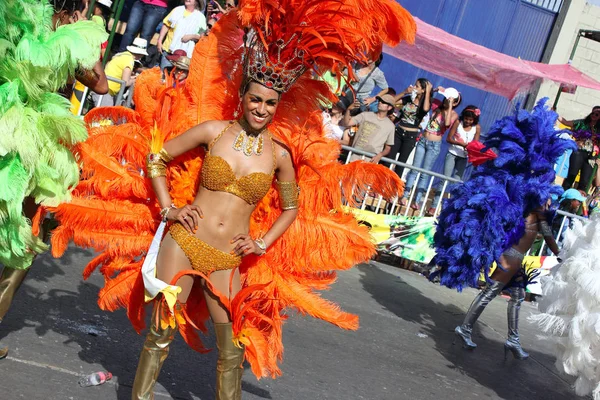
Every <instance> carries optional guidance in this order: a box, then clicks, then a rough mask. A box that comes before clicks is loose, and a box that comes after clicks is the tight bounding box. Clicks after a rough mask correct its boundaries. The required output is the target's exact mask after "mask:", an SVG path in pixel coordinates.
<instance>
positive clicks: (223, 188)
mask: <svg viewBox="0 0 600 400" xmlns="http://www.w3.org/2000/svg"><path fill="white" fill-rule="evenodd" d="M232 125H233V123H231V124H229V125H227V126H226V127H225V129H223V130H222V131H221V133H219V135H218V136H217V137H216V138H214V139H213V141H212V142H210V144H209V145H208V152H207V153H206V156H205V157H204V162H203V163H202V172H201V179H200V185H202V186H203V187H204V188H206V189H208V190H214V191H218V192H227V193H231V194H233V195H235V196H238V197H239V198H241V199H243V200H244V201H245V202H246V203H248V204H256V203H258V202H259V201H260V200H261V199H262V198H263V197H265V195H266V194H267V192H268V191H269V189H270V188H271V184H272V183H273V175H274V174H275V165H276V160H275V146H274V144H273V138H272V137H271V136H270V134H269V138H270V139H271V148H272V149H273V170H272V171H271V173H270V174H266V173H264V172H253V173H251V174H248V175H244V176H242V177H240V178H238V177H236V176H235V173H234V172H233V170H232V169H231V165H229V163H228V162H227V161H225V159H224V158H222V157H220V156H213V155H212V154H211V152H210V151H211V149H212V148H213V146H214V144H215V143H216V142H217V140H219V139H220V138H221V136H222V135H223V133H225V131H226V130H227V129H229V128H230V127H231V126H232Z"/></svg>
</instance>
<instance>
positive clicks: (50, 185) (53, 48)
mask: <svg viewBox="0 0 600 400" xmlns="http://www.w3.org/2000/svg"><path fill="white" fill-rule="evenodd" d="M53 13H54V11H53V8H52V6H50V4H49V3H48V2H47V0H20V1H2V2H0V263H1V264H4V265H6V266H9V267H12V268H27V267H28V266H29V265H30V264H31V262H32V260H33V257H34V256H35V254H37V253H39V252H42V251H44V250H46V245H45V244H44V243H42V241H41V240H39V239H38V238H37V237H35V236H34V235H33V234H32V227H31V221H29V220H28V219H27V218H25V216H24V215H23V212H22V211H23V206H22V204H23V200H24V199H25V198H26V197H32V198H34V199H35V201H36V203H38V204H41V205H45V206H56V205H58V204H59V203H61V202H64V201H68V200H69V199H70V192H71V190H72V189H73V187H74V186H75V185H76V184H77V182H78V179H79V167H78V165H77V163H76V161H75V158H74V156H73V154H72V153H71V151H70V149H71V146H73V145H75V144H76V143H79V142H82V141H84V140H85V139H86V137H87V132H86V129H85V126H84V124H83V121H81V120H80V119H79V118H78V117H76V116H74V115H72V114H71V113H70V111H69V109H70V103H69V101H68V100H66V99H64V98H63V97H61V96H60V95H58V94H56V91H57V90H59V89H60V88H61V87H63V86H65V85H66V84H67V81H68V80H69V78H71V77H73V76H74V75H75V72H76V71H77V70H78V69H90V68H92V67H93V66H94V64H95V63H96V62H97V61H98V59H99V57H100V45H101V44H102V42H104V41H105V40H106V38H107V34H106V32H105V31H104V30H103V29H102V27H100V26H99V25H97V24H95V23H94V22H91V21H80V22H77V23H75V24H71V25H64V26H60V27H58V28H57V29H56V31H54V30H52V15H53Z"/></svg>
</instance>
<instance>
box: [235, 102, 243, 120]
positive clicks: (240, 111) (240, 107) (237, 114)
mask: <svg viewBox="0 0 600 400" xmlns="http://www.w3.org/2000/svg"><path fill="white" fill-rule="evenodd" d="M241 113H242V102H241V99H240V102H239V103H238V106H237V108H236V110H235V111H234V113H233V119H239V117H240V114H241Z"/></svg>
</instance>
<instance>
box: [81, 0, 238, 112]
mask: <svg viewBox="0 0 600 400" xmlns="http://www.w3.org/2000/svg"><path fill="white" fill-rule="evenodd" d="M90 4H91V0H81V4H80V7H79V9H78V10H77V11H76V12H75V15H74V20H80V19H87V18H88V17H90V19H91V20H93V21H95V22H97V23H98V24H100V25H102V26H103V27H104V28H105V29H106V30H107V31H108V30H109V29H110V28H112V24H114V23H115V22H114V21H112V20H111V16H112V11H114V9H115V7H114V5H113V1H112V0H96V1H95V3H94V10H93V11H92V12H90V11H89V10H90ZM235 6H236V2H235V1H234V0H226V1H223V0H220V2H219V1H216V0H210V1H209V2H208V3H206V0H126V2H125V9H126V10H128V16H127V17H126V19H125V20H124V21H123V22H126V24H125V29H124V31H123V33H122V35H121V38H120V40H119V41H118V46H117V47H116V50H115V51H113V52H111V51H110V49H106V45H107V43H104V45H103V49H102V57H103V58H106V59H105V60H104V62H105V73H106V76H107V77H108V79H109V93H108V94H106V95H99V94H95V93H92V94H91V96H90V97H89V98H90V99H91V102H92V104H91V105H90V106H92V107H94V106H111V105H121V104H123V103H124V102H125V98H127V97H128V96H130V93H129V89H132V88H134V85H135V80H136V77H137V76H138V75H139V74H140V73H141V72H142V71H143V70H145V69H148V68H154V67H157V66H159V67H160V69H161V71H162V77H163V80H164V79H166V76H167V75H173V78H174V82H177V83H179V84H181V83H183V82H185V79H186V78H187V74H188V71H189V66H190V61H191V59H192V57H193V53H194V47H195V45H196V43H197V42H198V41H199V40H200V39H201V38H202V37H203V36H205V35H208V33H209V32H210V29H211V28H212V27H213V25H214V24H215V23H216V22H217V21H218V20H219V18H221V16H223V15H224V14H225V13H227V12H229V11H230V10H232V9H233V8H234V7H235ZM111 10H112V11H111ZM109 21H110V23H109Z"/></svg>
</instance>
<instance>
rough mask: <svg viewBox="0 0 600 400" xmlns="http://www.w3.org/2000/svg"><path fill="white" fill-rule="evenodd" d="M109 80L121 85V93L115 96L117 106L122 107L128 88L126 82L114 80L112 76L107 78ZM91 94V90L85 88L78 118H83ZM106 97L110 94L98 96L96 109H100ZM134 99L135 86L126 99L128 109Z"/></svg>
mask: <svg viewBox="0 0 600 400" xmlns="http://www.w3.org/2000/svg"><path fill="white" fill-rule="evenodd" d="M106 79H107V80H109V81H111V82H117V83H120V84H121V87H120V88H119V92H118V93H117V95H116V96H115V104H114V105H116V106H120V105H123V104H122V103H123V95H124V93H125V90H126V89H127V87H126V86H125V81H124V80H122V79H117V78H113V77H111V76H107V77H106ZM89 94H90V90H89V88H87V87H86V88H85V89H84V91H83V96H82V98H81V103H80V104H79V108H78V110H77V116H81V114H82V113H83V108H84V107H85V102H86V100H87V96H88V95H89ZM104 96H109V95H108V94H106V95H104V94H101V95H98V97H97V99H96V100H95V104H94V106H95V107H99V106H100V104H101V103H102V99H103V98H104ZM132 97H133V86H132V87H131V89H130V90H129V96H128V97H127V99H126V104H125V106H126V107H131V98H132Z"/></svg>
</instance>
